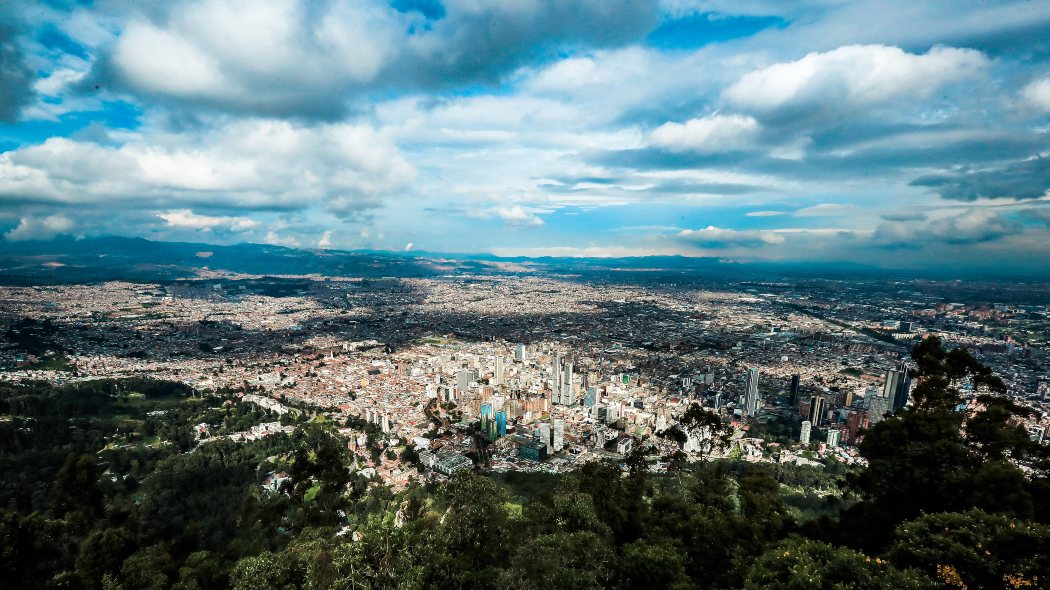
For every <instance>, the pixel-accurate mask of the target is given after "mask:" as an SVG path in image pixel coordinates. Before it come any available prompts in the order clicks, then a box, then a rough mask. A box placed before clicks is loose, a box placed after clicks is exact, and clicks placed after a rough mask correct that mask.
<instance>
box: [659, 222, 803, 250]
mask: <svg viewBox="0 0 1050 590" xmlns="http://www.w3.org/2000/svg"><path fill="white" fill-rule="evenodd" d="M677 238H678V239H679V240H680V241H683V242H686V243H689V244H692V245H694V246H697V247H699V248H710V249H723V248H759V247H762V246H775V245H777V244H783V243H784V237H783V236H780V235H777V234H776V233H775V232H772V231H761V230H734V229H723V228H720V227H715V226H713V225H709V226H707V227H705V228H703V229H684V230H682V231H680V232H678V234H677Z"/></svg>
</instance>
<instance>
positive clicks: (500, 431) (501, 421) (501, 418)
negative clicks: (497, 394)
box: [496, 410, 507, 436]
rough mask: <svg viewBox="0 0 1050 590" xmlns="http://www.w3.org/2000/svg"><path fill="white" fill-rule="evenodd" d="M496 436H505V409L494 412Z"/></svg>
mask: <svg viewBox="0 0 1050 590" xmlns="http://www.w3.org/2000/svg"><path fill="white" fill-rule="evenodd" d="M496 436H507V411H506V410H500V411H498V412H496Z"/></svg>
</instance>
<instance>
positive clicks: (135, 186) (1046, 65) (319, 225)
mask: <svg viewBox="0 0 1050 590" xmlns="http://www.w3.org/2000/svg"><path fill="white" fill-rule="evenodd" d="M60 235H72V236H76V237H90V236H97V235H123V236H141V237H145V238H149V239H155V240H168V241H190V242H205V243H215V244H232V243H241V242H255V243H269V244H279V245H286V246H294V247H302V248H321V249H325V248H335V249H381V250H397V251H406V250H407V251H427V252H448V253H451V252H459V253H493V254H497V255H506V256H547V255H551V256H643V255H665V254H668V255H670V254H679V255H685V256H710V257H718V258H723V259H726V260H734V261H740V262H751V261H791V262H829V261H845V262H854V263H860V264H871V265H878V266H883V267H891V268H914V269H927V268H938V269H943V268H964V269H971V270H973V269H976V270H981V269H987V270H988V271H989V272H1005V271H1010V272H1014V271H1016V272H1023V273H1033V272H1034V273H1040V274H1047V275H1050V2H1039V1H1019V2H996V1H992V0H986V1H971V0H952V1H944V2H942V1H932V0H931V1H924V2H916V1H915V0H906V1H900V0H880V1H877V2H860V1H857V2H845V1H840V0H810V1H799V2H780V1H774V0H755V1H750V0H734V1H723V0H704V1H701V0H652V1H648V0H622V1H620V0H514V1H511V0H506V1H503V2H500V1H495V0H392V1H388V2H381V1H372V0H355V1H336V0H266V1H253V0H193V1H176V0H165V1H162V2H146V1H134V2H132V1H107V0H97V1H94V2H74V1H61V0H50V1H39V0H38V1H32V2H31V1H28V0H26V1H24V2H23V1H18V0H14V1H11V2H3V3H0V236H2V239H0V250H2V249H3V244H4V243H11V242H15V241H24V240H47V239H51V238H54V237H55V236H60Z"/></svg>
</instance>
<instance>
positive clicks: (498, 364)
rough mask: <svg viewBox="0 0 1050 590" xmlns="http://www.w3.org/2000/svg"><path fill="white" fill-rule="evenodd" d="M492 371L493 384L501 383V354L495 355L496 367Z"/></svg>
mask: <svg viewBox="0 0 1050 590" xmlns="http://www.w3.org/2000/svg"><path fill="white" fill-rule="evenodd" d="M493 372H494V375H493V381H494V383H493V385H503V355H499V354H498V355H496V367H495V370H494V371H493Z"/></svg>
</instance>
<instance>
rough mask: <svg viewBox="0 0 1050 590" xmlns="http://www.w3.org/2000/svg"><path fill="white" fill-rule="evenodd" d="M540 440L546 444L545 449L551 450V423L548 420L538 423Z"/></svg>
mask: <svg viewBox="0 0 1050 590" xmlns="http://www.w3.org/2000/svg"><path fill="white" fill-rule="evenodd" d="M539 438H540V442H541V443H543V444H544V445H546V446H547V451H548V452H550V450H551V424H550V422H543V423H542V424H540V431H539Z"/></svg>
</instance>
